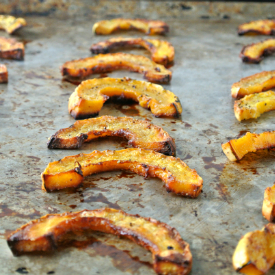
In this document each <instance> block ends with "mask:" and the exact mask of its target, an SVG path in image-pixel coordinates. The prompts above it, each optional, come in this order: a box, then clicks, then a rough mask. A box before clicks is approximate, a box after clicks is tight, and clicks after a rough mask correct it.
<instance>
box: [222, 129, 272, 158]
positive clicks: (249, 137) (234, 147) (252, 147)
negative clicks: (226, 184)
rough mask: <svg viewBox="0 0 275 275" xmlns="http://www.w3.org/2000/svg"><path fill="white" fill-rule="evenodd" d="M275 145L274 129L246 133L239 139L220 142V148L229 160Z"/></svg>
mask: <svg viewBox="0 0 275 275" xmlns="http://www.w3.org/2000/svg"><path fill="white" fill-rule="evenodd" d="M274 147H275V131H272V132H263V133H261V134H252V133H249V132H248V133H246V135H245V136H243V137H241V138H239V139H232V140H230V141H229V142H227V143H224V144H222V150H223V152H224V153H225V155H226V156H227V158H228V159H229V160H231V161H237V160H240V159H242V158H243V156H244V155H246V154H247V153H250V152H256V151H257V150H260V149H270V148H274Z"/></svg>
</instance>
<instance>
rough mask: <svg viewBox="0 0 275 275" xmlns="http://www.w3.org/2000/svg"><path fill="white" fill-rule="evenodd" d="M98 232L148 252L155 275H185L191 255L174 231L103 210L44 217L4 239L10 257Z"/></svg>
mask: <svg viewBox="0 0 275 275" xmlns="http://www.w3.org/2000/svg"><path fill="white" fill-rule="evenodd" d="M89 231H100V232H104V233H109V234H114V235H118V236H123V237H126V238H128V239H130V240H132V241H133V242H135V243H137V244H139V245H141V246H143V247H144V248H146V249H147V250H150V251H151V252H152V256H153V266H154V270H155V271H156V273H157V274H164V275H166V274H171V275H172V274H174V275H179V274H188V273H189V272H190V271H191V268H192V254H191V251H190V248H189V244H188V243H187V242H185V241H184V240H183V239H182V238H181V236H180V234H179V233H178V232H177V230H176V229H175V228H172V227H170V226H169V225H167V224H165V223H162V222H159V221H157V220H154V219H151V218H143V217H140V216H139V215H130V214H127V213H125V212H123V211H121V210H116V209H112V208H103V209H96V210H83V211H80V212H73V213H72V212H69V213H63V214H50V215H49V214H48V215H46V216H44V217H41V218H40V219H38V220H34V221H31V222H29V223H27V224H25V225H23V226H22V227H21V228H19V229H17V230H16V231H14V232H13V233H11V235H10V236H9V237H8V240H7V241H8V245H9V247H10V249H11V250H12V252H13V254H14V255H16V256H17V255H21V254H24V253H28V252H35V251H52V250H55V249H56V248H57V247H58V246H60V244H63V243H64V242H68V241H70V239H69V240H68V238H69V236H71V237H70V238H71V239H72V238H74V235H73V234H72V233H74V234H78V235H79V234H82V235H85V234H87V232H89Z"/></svg>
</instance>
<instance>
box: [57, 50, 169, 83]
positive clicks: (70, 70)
mask: <svg viewBox="0 0 275 275" xmlns="http://www.w3.org/2000/svg"><path fill="white" fill-rule="evenodd" d="M119 69H125V70H129V71H132V72H138V73H143V74H144V77H145V78H146V79H147V80H148V81H151V82H156V83H168V82H169V81H170V80H171V78H172V73H171V71H169V70H167V69H166V68H165V67H164V66H163V65H160V64H156V63H155V62H154V61H152V60H150V59H149V58H147V57H145V56H142V55H135V54H128V53H108V54H99V55H96V56H93V57H87V58H83V59H79V60H73V61H69V62H66V63H65V64H64V65H63V66H62V75H63V76H64V77H71V78H72V77H74V78H84V77H86V76H88V75H91V74H97V73H106V72H110V71H114V70H119Z"/></svg>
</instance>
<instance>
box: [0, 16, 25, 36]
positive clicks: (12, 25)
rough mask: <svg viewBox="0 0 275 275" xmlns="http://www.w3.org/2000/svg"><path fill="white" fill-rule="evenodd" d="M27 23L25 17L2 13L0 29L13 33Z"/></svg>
mask: <svg viewBox="0 0 275 275" xmlns="http://www.w3.org/2000/svg"><path fill="white" fill-rule="evenodd" d="M26 25H27V23H26V20H25V19H24V18H15V17H14V16H11V15H0V29H2V30H5V31H6V32H7V33H9V34H12V33H13V32H15V31H16V30H18V29H19V28H21V27H23V26H26Z"/></svg>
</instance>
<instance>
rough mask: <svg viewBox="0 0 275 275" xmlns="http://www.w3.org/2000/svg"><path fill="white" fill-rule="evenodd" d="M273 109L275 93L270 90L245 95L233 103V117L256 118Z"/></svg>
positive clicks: (240, 118) (240, 119) (274, 106)
mask: <svg viewBox="0 0 275 275" xmlns="http://www.w3.org/2000/svg"><path fill="white" fill-rule="evenodd" d="M274 109H275V93H274V92H272V91H268V92H263V93H257V94H252V95H247V96H245V97H244V98H242V99H240V100H236V101H235V103H234V113H235V117H236V118H237V119H238V120H239V121H242V120H244V119H250V118H257V117H259V116H260V115H261V114H263V113H266V112H269V111H272V110H274Z"/></svg>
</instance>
